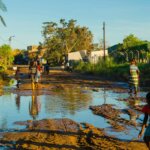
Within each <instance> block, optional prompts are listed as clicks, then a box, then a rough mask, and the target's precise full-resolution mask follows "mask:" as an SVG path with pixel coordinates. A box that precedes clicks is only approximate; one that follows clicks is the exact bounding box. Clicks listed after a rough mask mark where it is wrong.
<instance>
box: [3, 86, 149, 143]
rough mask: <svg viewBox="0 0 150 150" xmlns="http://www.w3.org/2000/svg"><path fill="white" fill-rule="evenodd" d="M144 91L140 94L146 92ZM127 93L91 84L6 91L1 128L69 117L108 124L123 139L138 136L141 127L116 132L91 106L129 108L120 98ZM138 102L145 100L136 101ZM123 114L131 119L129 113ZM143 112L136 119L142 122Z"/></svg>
mask: <svg viewBox="0 0 150 150" xmlns="http://www.w3.org/2000/svg"><path fill="white" fill-rule="evenodd" d="M145 94H146V93H145V92H141V93H140V96H143V97H144V96H145ZM128 97H129V95H128V94H127V93H120V92H114V91H112V90H108V89H105V88H96V89H92V88H88V87H80V86H69V87H65V88H63V89H55V90H53V92H52V94H49V95H40V94H39V91H38V90H35V91H34V92H32V95H31V96H21V95H19V94H12V93H9V92H7V93H6V94H4V95H2V96H0V131H1V132H6V131H11V130H17V129H23V128H25V127H24V126H19V125H16V124H15V122H17V121H26V120H39V119H44V118H70V119H72V120H74V121H77V122H87V123H90V124H93V125H94V126H96V127H100V128H105V131H106V133H108V134H109V135H114V136H116V137H118V138H120V139H126V140H131V139H133V138H136V137H137V135H138V133H139V127H137V128H135V127H128V128H127V129H126V130H125V131H123V132H115V131H114V130H113V129H112V128H111V126H110V124H109V123H108V120H107V119H105V118H103V117H101V116H97V115H94V114H93V113H92V111H91V110H90V109H89V106H93V105H102V104H113V105H114V107H115V108H117V109H125V108H128V107H129V105H128V103H127V102H124V101H118V99H124V98H128ZM137 102H138V104H140V103H142V102H140V101H137ZM122 117H123V118H126V119H128V120H130V117H129V116H128V115H125V114H122ZM140 119H142V115H140V116H139V118H137V119H136V122H141V120H140Z"/></svg>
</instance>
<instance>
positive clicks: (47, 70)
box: [45, 62, 49, 75]
mask: <svg viewBox="0 0 150 150" xmlns="http://www.w3.org/2000/svg"><path fill="white" fill-rule="evenodd" d="M45 71H46V74H47V75H49V63H48V62H47V63H46V65H45Z"/></svg>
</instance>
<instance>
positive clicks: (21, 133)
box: [0, 68, 147, 150]
mask: <svg viewBox="0 0 150 150" xmlns="http://www.w3.org/2000/svg"><path fill="white" fill-rule="evenodd" d="M12 78H13V76H12ZM15 84H16V83H15V82H14V83H13V84H12V85H11V86H9V87H4V90H3V94H2V95H1V96H0V107H1V109H0V133H1V140H0V143H1V145H2V147H1V148H2V149H5V148H4V146H7V148H8V146H9V148H11V149H12V148H13V149H39V150H40V149H83V150H84V149H95V150H97V149H107V148H106V147H109V149H136V148H137V147H138V148H139V146H140V148H141V149H146V147H145V144H144V143H143V142H142V140H137V139H136V138H137V135H138V133H139V129H140V127H141V123H142V119H143V116H142V114H141V112H140V110H141V108H142V105H144V104H145V98H144V97H145V95H146V92H147V91H142V90H141V91H140V93H139V95H138V98H133V97H131V96H130V95H129V94H128V93H127V91H128V89H127V84H126V83H121V82H111V81H108V80H104V79H102V78H99V77H95V76H85V75H81V74H78V73H68V72H64V71H59V70H57V71H56V70H51V71H50V74H49V75H45V74H43V75H42V79H41V81H40V84H39V86H38V88H35V89H34V90H33V89H32V86H31V82H30V79H29V78H28V69H27V68H21V84H20V87H19V89H18V88H16V86H15Z"/></svg>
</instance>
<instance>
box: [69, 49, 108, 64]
mask: <svg viewBox="0 0 150 150" xmlns="http://www.w3.org/2000/svg"><path fill="white" fill-rule="evenodd" d="M105 56H108V50H105ZM100 57H104V50H98V51H91V53H90V54H88V52H87V50H81V51H76V52H71V53H69V54H68V59H67V60H68V61H89V62H91V63H96V62H97V61H98V60H99V58H100Z"/></svg>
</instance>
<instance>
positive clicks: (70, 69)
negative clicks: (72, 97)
mask: <svg viewBox="0 0 150 150" xmlns="http://www.w3.org/2000/svg"><path fill="white" fill-rule="evenodd" d="M66 70H67V71H69V72H72V67H71V65H70V62H69V61H68V62H67V63H66Z"/></svg>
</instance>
